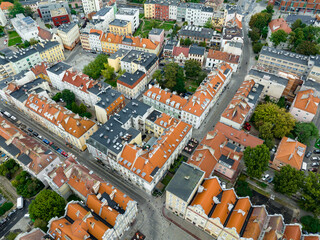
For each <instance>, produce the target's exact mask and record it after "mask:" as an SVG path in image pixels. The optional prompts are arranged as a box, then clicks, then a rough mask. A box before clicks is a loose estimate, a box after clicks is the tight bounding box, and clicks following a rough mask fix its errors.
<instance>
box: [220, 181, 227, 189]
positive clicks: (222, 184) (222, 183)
mask: <svg viewBox="0 0 320 240" xmlns="http://www.w3.org/2000/svg"><path fill="white" fill-rule="evenodd" d="M221 188H222V190H225V189H226V188H227V184H226V183H225V182H221Z"/></svg>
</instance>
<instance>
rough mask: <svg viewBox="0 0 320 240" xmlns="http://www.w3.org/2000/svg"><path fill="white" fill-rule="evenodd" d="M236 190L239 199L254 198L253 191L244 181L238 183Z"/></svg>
mask: <svg viewBox="0 0 320 240" xmlns="http://www.w3.org/2000/svg"><path fill="white" fill-rule="evenodd" d="M235 190H236V193H237V195H238V196H239V197H252V190H251V188H250V187H249V185H248V183H247V182H246V181H244V180H238V181H237V184H236V187H235Z"/></svg>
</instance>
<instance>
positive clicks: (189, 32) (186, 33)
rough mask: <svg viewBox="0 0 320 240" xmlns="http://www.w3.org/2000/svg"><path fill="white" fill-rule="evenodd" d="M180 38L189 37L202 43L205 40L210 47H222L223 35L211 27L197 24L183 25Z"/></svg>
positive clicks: (179, 34)
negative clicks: (196, 25)
mask: <svg viewBox="0 0 320 240" xmlns="http://www.w3.org/2000/svg"><path fill="white" fill-rule="evenodd" d="M178 37H179V39H187V38H189V39H190V40H192V41H194V42H196V43H202V42H205V43H206V44H207V46H208V47H213V48H214V49H220V46H221V41H222V35H221V34H219V33H217V32H216V31H214V30H213V29H210V28H204V27H195V26H182V28H181V29H180V31H179V32H178Z"/></svg>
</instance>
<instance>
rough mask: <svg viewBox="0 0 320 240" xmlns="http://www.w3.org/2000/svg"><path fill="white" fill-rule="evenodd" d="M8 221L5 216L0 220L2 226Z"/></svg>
mask: <svg viewBox="0 0 320 240" xmlns="http://www.w3.org/2000/svg"><path fill="white" fill-rule="evenodd" d="M6 221H7V219H5V218H3V219H1V220H0V226H1V225H3V224H5V222H6Z"/></svg>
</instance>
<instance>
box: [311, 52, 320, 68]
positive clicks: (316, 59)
mask: <svg viewBox="0 0 320 240" xmlns="http://www.w3.org/2000/svg"><path fill="white" fill-rule="evenodd" d="M310 63H313V65H314V66H316V67H320V55H316V56H310Z"/></svg>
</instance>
